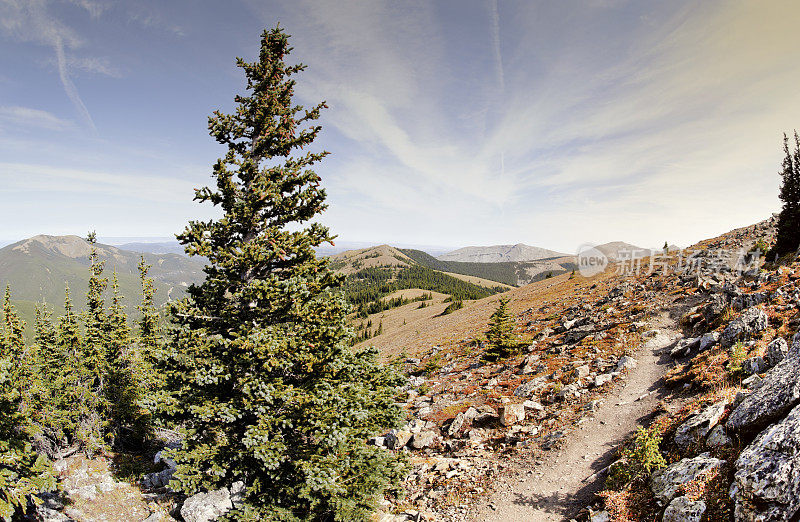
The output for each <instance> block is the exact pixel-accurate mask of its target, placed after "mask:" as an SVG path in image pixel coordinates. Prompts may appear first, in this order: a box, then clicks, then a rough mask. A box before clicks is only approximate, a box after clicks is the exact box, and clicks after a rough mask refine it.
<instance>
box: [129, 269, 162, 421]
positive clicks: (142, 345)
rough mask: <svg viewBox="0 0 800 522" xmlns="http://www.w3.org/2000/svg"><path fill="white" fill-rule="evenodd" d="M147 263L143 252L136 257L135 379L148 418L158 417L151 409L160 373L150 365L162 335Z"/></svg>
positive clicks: (157, 352) (153, 405)
mask: <svg viewBox="0 0 800 522" xmlns="http://www.w3.org/2000/svg"><path fill="white" fill-rule="evenodd" d="M149 270H150V266H149V265H148V264H147V263H145V260H144V256H142V258H141V259H140V261H139V280H140V282H141V286H142V301H141V303H140V304H139V306H137V307H136V308H137V310H139V323H138V326H139V335H138V336H137V347H138V354H139V365H138V375H137V382H138V386H139V390H140V394H139V406H140V407H141V408H142V409H143V410H144V411H145V412H146V414H147V415H148V418H149V419H150V422H155V421H157V420H158V418H157V417H153V416H152V413H153V412H155V411H156V410H157V409H158V404H157V400H158V394H157V393H155V392H156V390H159V389H161V388H163V382H162V381H163V379H162V378H161V374H160V373H157V372H155V371H154V365H155V364H156V360H157V358H158V355H159V353H160V350H161V343H162V335H161V327H160V324H159V321H160V317H159V314H158V309H157V308H156V305H155V294H156V287H155V285H154V284H153V279H152V278H150V277H148V275H147V274H148V272H149Z"/></svg>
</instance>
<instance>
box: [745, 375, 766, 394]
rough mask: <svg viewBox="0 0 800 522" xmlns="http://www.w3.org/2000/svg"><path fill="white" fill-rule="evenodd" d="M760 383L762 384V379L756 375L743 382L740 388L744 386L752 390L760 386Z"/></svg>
mask: <svg viewBox="0 0 800 522" xmlns="http://www.w3.org/2000/svg"><path fill="white" fill-rule="evenodd" d="M762 382H764V379H762V378H761V376H760V375H758V374H757V373H756V374H753V375H751V376H750V377H748V378H746V379H745V380H743V381H742V386H744V387H745V388H747V389H748V390H754V389H756V388H758V387H759V386H761V383H762Z"/></svg>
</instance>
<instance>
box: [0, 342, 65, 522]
mask: <svg viewBox="0 0 800 522" xmlns="http://www.w3.org/2000/svg"><path fill="white" fill-rule="evenodd" d="M15 366H17V364H16V362H15V361H14V359H13V355H11V354H9V353H8V352H7V351H6V346H5V345H3V350H2V353H0V519H3V520H6V521H10V520H19V519H21V517H22V515H23V514H24V513H25V511H26V509H27V506H28V501H29V500H30V499H35V497H33V495H36V494H38V493H41V492H45V491H52V490H54V489H55V486H56V479H55V477H54V476H53V473H52V469H51V467H50V462H49V461H48V460H47V458H45V457H44V456H43V455H39V454H37V452H36V451H34V449H33V447H32V446H31V444H30V442H29V441H28V440H27V437H26V436H25V434H24V431H22V430H21V429H20V428H21V427H22V426H23V425H25V424H26V423H27V421H26V419H25V418H24V417H23V415H22V414H21V409H22V406H21V404H20V400H21V395H20V391H19V388H18V384H17V383H15V382H14V374H15V372H16V369H15Z"/></svg>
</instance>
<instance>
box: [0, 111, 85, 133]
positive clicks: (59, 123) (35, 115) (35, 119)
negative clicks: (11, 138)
mask: <svg viewBox="0 0 800 522" xmlns="http://www.w3.org/2000/svg"><path fill="white" fill-rule="evenodd" d="M10 126H14V127H18V126H23V127H36V128H41V129H48V130H64V129H69V128H71V127H73V123H72V122H70V121H67V120H62V119H61V118H59V117H57V116H55V115H54V114H52V113H50V112H47V111H43V110H40V109H31V108H29V107H16V106H12V107H0V129H3V128H4V127H10Z"/></svg>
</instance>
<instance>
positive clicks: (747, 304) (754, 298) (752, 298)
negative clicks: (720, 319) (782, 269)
mask: <svg viewBox="0 0 800 522" xmlns="http://www.w3.org/2000/svg"><path fill="white" fill-rule="evenodd" d="M768 296H769V294H768V293H767V292H754V293H752V294H740V295H738V296H736V297H734V298H733V300H732V301H731V306H732V307H733V309H734V310H744V309H745V308H751V307H753V306H756V305H760V304H761V303H763V302H765V301H766V300H767V297H768Z"/></svg>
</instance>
